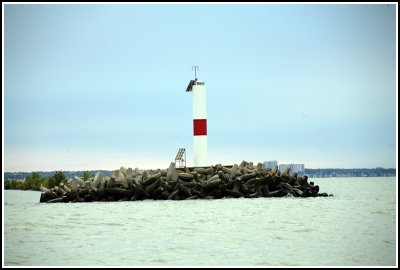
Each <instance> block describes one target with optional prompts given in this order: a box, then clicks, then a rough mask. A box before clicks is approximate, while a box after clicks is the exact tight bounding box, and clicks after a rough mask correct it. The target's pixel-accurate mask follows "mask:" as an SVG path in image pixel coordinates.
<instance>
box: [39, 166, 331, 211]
mask: <svg viewBox="0 0 400 270" xmlns="http://www.w3.org/2000/svg"><path fill="white" fill-rule="evenodd" d="M40 189H41V191H42V193H41V196H40V202H48V203H55V202H93V201H128V200H131V201H136V200H144V199H153V200H184V199H221V198H240V197H245V198H258V197H283V196H293V197H317V196H331V194H330V195H328V194H327V193H319V186H318V185H315V184H314V183H313V182H308V177H307V176H298V175H297V174H296V173H294V174H292V175H290V168H286V169H285V170H284V171H282V172H280V171H279V170H278V167H277V166H276V167H275V168H272V169H270V168H268V169H266V168H263V166H262V164H261V163H258V164H257V165H256V166H254V165H253V163H252V162H246V161H242V162H241V163H240V165H237V164H234V165H233V166H222V165H221V164H217V165H214V166H210V167H206V168H204V167H197V168H187V167H186V168H176V165H175V163H173V162H171V164H170V166H169V168H168V169H167V170H145V171H141V170H139V169H138V168H135V169H131V168H128V169H127V168H125V167H121V168H120V169H119V170H116V171H114V172H113V173H112V174H111V176H103V175H102V174H101V173H96V175H95V176H94V177H92V178H90V179H89V180H87V181H84V180H83V179H81V178H79V177H77V176H75V177H74V178H73V179H70V180H68V182H67V183H66V184H64V183H61V184H60V185H59V186H56V187H54V188H52V189H47V188H45V187H43V186H41V188H40Z"/></svg>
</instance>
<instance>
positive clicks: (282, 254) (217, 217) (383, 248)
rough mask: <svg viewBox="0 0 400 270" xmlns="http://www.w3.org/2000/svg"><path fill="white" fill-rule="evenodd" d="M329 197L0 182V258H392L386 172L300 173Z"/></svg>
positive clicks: (268, 262)
mask: <svg viewBox="0 0 400 270" xmlns="http://www.w3.org/2000/svg"><path fill="white" fill-rule="evenodd" d="M310 180H311V181H314V182H315V184H317V185H319V186H320V192H327V193H333V194H334V195H335V197H317V198H305V199H302V198H291V197H285V198H257V199H243V198H241V199H222V200H188V201H151V200H147V201H135V202H94V203H67V204H64V203H57V204H45V203H42V204H41V203H39V198H40V192H34V191H9V190H7V191H4V197H3V198H4V203H3V204H4V237H3V239H4V240H3V241H4V265H5V266H12V265H24V266H36V265H43V266H98V265H100V266H101V265H104V266H108V265H113V266H143V265H144V266H157V265H158V266H264V265H265V266H282V265H284V266H291V265H300V266H341V265H348V266H372V265H383V266H394V265H396V264H397V261H396V260H397V258H396V245H397V243H396V241H397V235H396V233H397V231H396V220H397V217H396V215H397V209H396V178H395V177H383V178H327V179H310Z"/></svg>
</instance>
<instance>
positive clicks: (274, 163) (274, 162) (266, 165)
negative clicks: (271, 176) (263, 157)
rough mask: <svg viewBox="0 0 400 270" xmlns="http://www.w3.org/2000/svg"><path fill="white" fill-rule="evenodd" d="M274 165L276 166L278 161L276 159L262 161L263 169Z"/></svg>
mask: <svg viewBox="0 0 400 270" xmlns="http://www.w3.org/2000/svg"><path fill="white" fill-rule="evenodd" d="M275 166H278V161H276V160H270V161H264V168H265V169H272V168H274V167H275Z"/></svg>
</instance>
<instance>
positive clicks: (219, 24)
mask: <svg viewBox="0 0 400 270" xmlns="http://www.w3.org/2000/svg"><path fill="white" fill-rule="evenodd" d="M3 20H4V21H3V23H4V44H3V49H4V59H3V65H4V74H3V76H4V79H5V80H4V86H3V95H4V104H3V110H4V114H3V115H4V122H3V125H4V126H3V127H4V129H3V130H4V135H3V136H4V137H3V144H4V147H3V151H4V159H3V166H4V170H5V171H38V170H44V171H50V170H92V169H118V168H119V167H120V166H126V167H132V168H135V167H139V168H144V169H145V168H154V169H156V168H167V167H168V165H169V163H170V162H171V161H174V158H175V155H176V153H177V151H178V148H180V147H186V149H187V159H188V165H193V126H192V125H193V122H192V97H191V93H187V92H185V89H186V86H187V84H188V82H189V80H190V79H193V77H194V74H193V72H192V69H191V66H192V65H193V64H196V65H198V66H199V67H200V70H199V72H198V78H199V79H200V80H203V81H205V85H206V91H207V93H206V98H207V116H208V153H209V163H210V164H216V163H222V164H233V163H240V162H241V161H242V160H247V161H253V162H254V163H257V162H263V161H266V160H278V162H279V163H304V164H305V166H306V168H332V167H336V168H360V167H362V168H374V167H378V166H381V167H396V132H397V130H396V122H397V116H396V110H397V109H396V108H397V103H396V102H397V101H396V70H397V66H396V58H397V55H396V6H395V5H387V4H382V5H371V4H368V5H367V4H365V5H349V4H346V5H311V4H307V5H269V4H268V5H259V4H257V5H225V4H223V5H176V4H173V5H171V4H170V5H136V4H135V5H125V4H123V5H109V4H106V5H104V4H101V5H71V4H69V5H64V4H59V5H39V4H36V5H13V4H6V5H4V19H3Z"/></svg>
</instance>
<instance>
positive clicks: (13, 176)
mask: <svg viewBox="0 0 400 270" xmlns="http://www.w3.org/2000/svg"><path fill="white" fill-rule="evenodd" d="M85 172H88V173H89V174H91V175H95V174H96V172H101V174H102V175H104V176H111V171H108V170H92V171H63V174H64V176H65V177H66V178H73V177H74V176H79V177H80V176H82V175H83V174H84V173H85ZM35 173H37V174H39V176H40V177H43V178H50V177H51V176H53V175H54V174H55V173H56V171H50V172H43V171H37V172H35ZM31 174H32V172H5V173H4V179H5V180H21V179H24V178H26V177H28V176H30V175H31Z"/></svg>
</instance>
